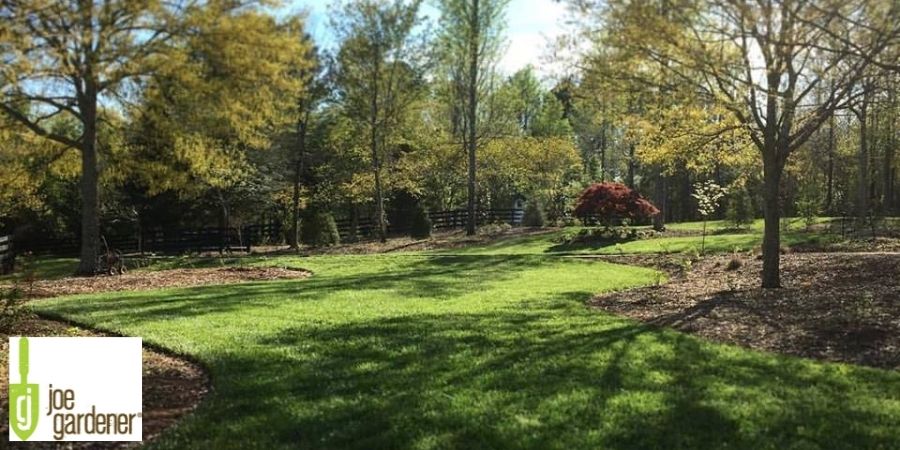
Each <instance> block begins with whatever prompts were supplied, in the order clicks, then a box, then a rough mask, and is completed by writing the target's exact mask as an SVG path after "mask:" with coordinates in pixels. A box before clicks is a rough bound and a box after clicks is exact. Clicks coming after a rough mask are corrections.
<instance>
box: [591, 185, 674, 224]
mask: <svg viewBox="0 0 900 450" xmlns="http://www.w3.org/2000/svg"><path fill="white" fill-rule="evenodd" d="M657 214H659V209H657V208H656V206H653V204H652V203H650V202H649V201H648V200H647V199H645V198H644V197H642V196H641V195H640V194H638V193H637V191H635V190H633V189H631V188H629V187H628V186H626V185H624V184H622V183H612V182H606V183H594V184H592V185H591V186H589V187H588V188H587V189H585V190H584V191H583V192H582V193H581V195H580V196H579V197H578V201H577V202H576V204H575V215H576V216H578V217H581V218H583V220H585V221H586V222H587V221H590V220H591V219H590V218H591V217H594V216H597V217H599V218H600V220H601V221H602V222H603V223H604V224H605V225H610V224H611V223H613V221H615V220H617V219H618V220H621V219H628V220H630V221H636V220H645V219H649V218H651V217H653V216H655V215H657Z"/></svg>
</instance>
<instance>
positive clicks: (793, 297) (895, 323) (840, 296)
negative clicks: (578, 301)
mask: <svg viewBox="0 0 900 450" xmlns="http://www.w3.org/2000/svg"><path fill="white" fill-rule="evenodd" d="M674 258H677V257H662V256H653V257H634V258H630V257H619V258H616V257H610V258H604V259H607V260H610V261H614V262H621V263H626V264H627V263H631V264H637V265H645V266H651V267H657V268H662V269H663V270H666V271H667V272H669V273H670V274H671V275H672V276H673V278H672V279H671V281H669V282H668V283H665V284H662V285H660V286H651V287H646V288H640V289H635V290H630V291H625V292H617V293H612V294H607V295H603V296H599V297H596V298H594V299H593V300H592V301H591V304H592V305H593V306H596V307H598V308H601V309H604V310H606V311H610V312H612V313H614V314H620V315H625V316H628V317H632V318H635V319H639V320H642V321H645V322H648V323H651V324H655V325H659V326H665V327H672V328H675V329H678V330H682V331H686V332H690V333H694V334H697V335H700V336H703V337H706V338H709V339H712V340H716V341H720V342H726V343H731V344H737V345H741V346H745V347H750V348H754V349H759V350H765V351H773V352H779V353H784V354H789V355H795V356H801V357H807V358H814V359H820V360H825V361H840V362H848V363H853V364H861V365H867V366H873V367H880V368H886V369H894V370H900V254H898V253H856V254H853V253H796V254H787V255H783V256H782V260H781V266H782V285H783V286H784V288H782V289H769V290H766V289H762V288H760V287H758V286H759V282H760V281H759V276H760V271H761V270H762V261H760V260H759V259H757V258H755V257H746V256H745V257H738V259H740V263H741V265H740V267H739V268H737V269H736V270H727V269H726V267H727V265H728V264H729V262H730V261H731V260H732V259H733V258H735V256H717V257H709V258H706V259H703V260H700V261H697V262H694V263H693V264H692V265H691V268H690V269H689V270H687V271H686V272H685V271H684V270H683V268H684V265H682V264H678V263H676V262H673V261H671V260H672V259H674Z"/></svg>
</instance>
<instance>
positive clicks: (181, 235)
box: [0, 209, 525, 256]
mask: <svg viewBox="0 0 900 450" xmlns="http://www.w3.org/2000/svg"><path fill="white" fill-rule="evenodd" d="M477 214H478V215H477V223H478V225H479V226H481V225H486V224H490V223H507V224H509V225H512V226H518V225H521V224H522V219H523V217H524V215H525V213H524V211H522V210H521V209H489V210H481V211H478V213H477ZM429 216H430V217H431V223H432V227H433V228H434V229H435V230H445V229H452V228H462V227H465V226H466V223H467V221H468V216H469V215H468V212H467V211H466V210H464V209H457V210H451V211H435V212H431V213H429ZM335 222H336V225H337V227H338V232H339V233H340V235H341V238H343V239H346V238H347V237H349V236H350V234H351V232H352V231H353V224H352V222H351V220H350V219H346V218H345V219H340V220H336V221H335ZM409 228H410V227H409V226H408V225H391V224H388V233H390V234H392V235H401V234H406V233H408V232H409V231H410V229H409ZM374 234H375V221H374V220H372V219H371V218H368V217H366V218H361V219H360V220H358V221H357V226H356V236H358V237H366V236H374ZM104 237H105V238H106V242H107V244H108V245H109V248H110V249H113V250H117V251H120V252H123V253H164V254H165V253H168V254H177V253H186V252H230V251H246V252H249V251H250V250H251V249H252V247H253V246H260V245H268V244H281V243H283V242H284V232H283V230H282V227H281V224H280V223H277V222H276V223H265V224H253V225H247V226H243V227H240V228H236V227H231V228H220V227H203V228H173V229H158V230H145V231H144V232H142V233H140V235H138V233H134V234H132V235H112V234H107V235H105V236H104ZM2 239H3V238H0V240H2ZM6 239H7V240H8V241H9V242H11V239H10V238H9V237H6ZM16 245H17V247H18V248H17V250H19V251H22V252H30V253H33V254H50V255H56V256H77V255H78V253H79V250H80V239H77V238H70V239H64V238H63V239H49V238H44V237H33V238H28V239H22V240H21V241H20V242H17V243H16ZM102 245H103V244H101V249H100V251H101V252H102V251H105V248H103V247H102ZM0 248H3V244H2V243H0ZM2 254H3V253H2V251H0V255H2Z"/></svg>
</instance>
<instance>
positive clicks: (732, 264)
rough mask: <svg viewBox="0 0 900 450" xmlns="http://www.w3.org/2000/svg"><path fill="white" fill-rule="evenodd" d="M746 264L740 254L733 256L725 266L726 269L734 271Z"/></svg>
mask: <svg viewBox="0 0 900 450" xmlns="http://www.w3.org/2000/svg"><path fill="white" fill-rule="evenodd" d="M743 265H744V261H743V260H742V259H741V257H740V256H737V255H734V256H732V257H731V260H730V261H728V265H726V266H725V270H727V271H729V272H733V271H735V270H738V269H740V268H741V267H742V266H743Z"/></svg>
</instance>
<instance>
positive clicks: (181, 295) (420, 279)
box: [35, 255, 586, 326]
mask: <svg viewBox="0 0 900 450" xmlns="http://www.w3.org/2000/svg"><path fill="white" fill-rule="evenodd" d="M548 263H550V262H548V261H547V260H546V259H543V258H541V257H539V256H481V255H479V256H430V257H421V258H419V257H406V258H394V260H393V262H392V265H391V266H390V267H389V268H387V269H386V270H370V271H367V272H362V273H358V274H354V275H338V276H332V275H331V274H329V273H327V272H326V273H323V274H320V273H315V274H314V275H313V276H312V277H310V278H308V279H303V280H286V281H267V282H251V283H240V284H227V285H217V286H198V287H190V288H175V289H167V290H163V291H144V292H122V293H116V294H115V295H114V296H110V295H109V294H104V298H103V299H102V300H99V301H94V300H93V299H91V296H78V297H75V299H79V298H85V299H86V301H70V300H72V299H63V300H62V301H61V302H59V301H57V300H40V301H39V302H38V303H36V304H35V306H36V307H37V309H38V310H39V311H40V310H43V311H48V312H52V314H54V315H60V316H67V317H86V316H87V317H91V318H92V319H93V320H99V321H103V320H104V319H105V318H108V319H111V320H114V322H115V324H117V325H119V326H121V325H134V324H139V323H147V322H151V321H160V320H169V319H184V318H190V317H196V316H203V315H211V314H217V313H228V312H236V311H240V312H241V314H253V313H254V310H270V309H271V308H272V307H273V306H280V305H283V303H285V302H290V303H301V302H316V301H331V299H332V295H333V294H336V293H340V292H342V291H353V292H361V291H372V290H391V291H393V292H395V293H396V294H397V298H412V299H415V298H422V297H426V296H427V298H429V299H431V300H433V301H434V300H436V299H453V298H456V297H458V296H460V295H463V294H465V293H469V292H472V291H473V290H474V289H476V288H474V287H476V286H477V287H478V288H480V289H482V290H486V289H489V288H490V287H491V286H492V285H495V284H498V283H503V282H506V281H508V280H510V279H514V278H516V277H518V276H519V274H520V271H522V270H526V269H531V268H538V267H540V266H541V265H542V264H548ZM585 298H586V297H585ZM123 310H127V311H128V312H129V314H127V316H123V315H122V314H121V311H123Z"/></svg>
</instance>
